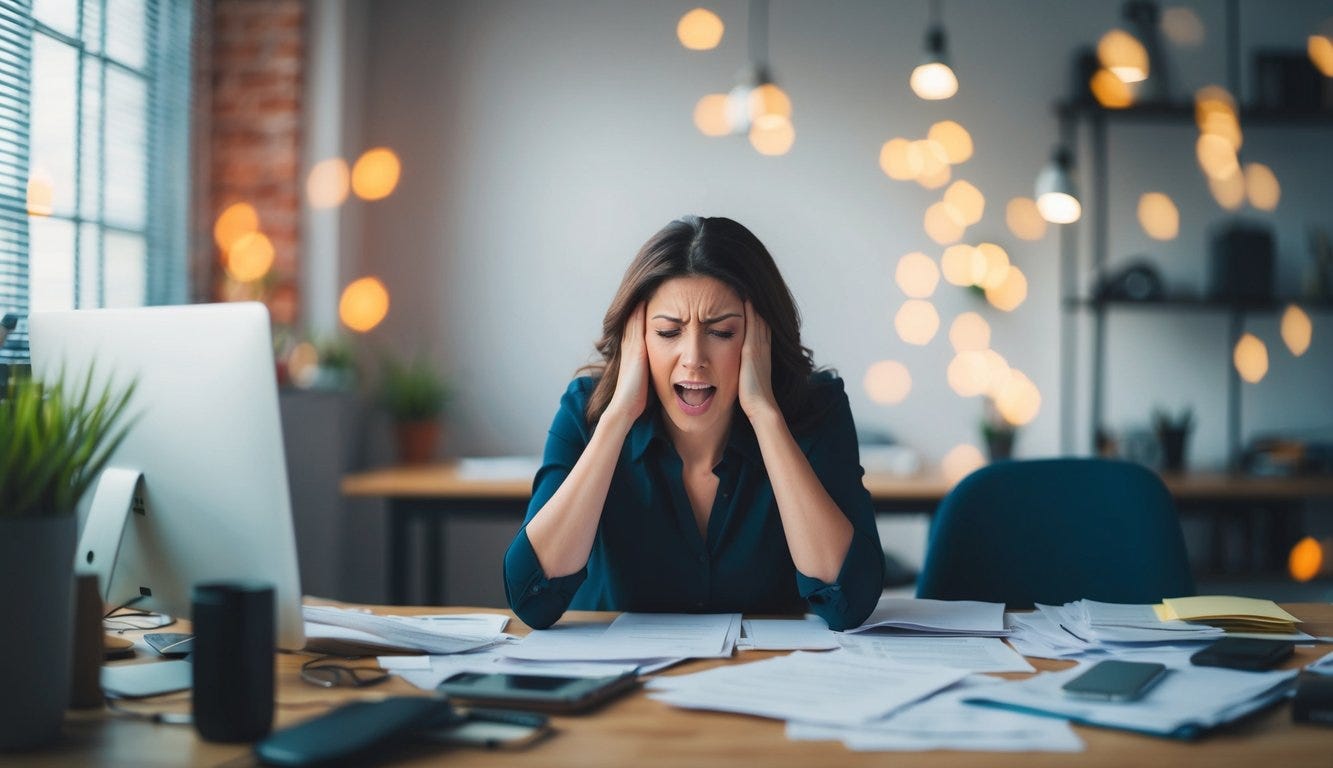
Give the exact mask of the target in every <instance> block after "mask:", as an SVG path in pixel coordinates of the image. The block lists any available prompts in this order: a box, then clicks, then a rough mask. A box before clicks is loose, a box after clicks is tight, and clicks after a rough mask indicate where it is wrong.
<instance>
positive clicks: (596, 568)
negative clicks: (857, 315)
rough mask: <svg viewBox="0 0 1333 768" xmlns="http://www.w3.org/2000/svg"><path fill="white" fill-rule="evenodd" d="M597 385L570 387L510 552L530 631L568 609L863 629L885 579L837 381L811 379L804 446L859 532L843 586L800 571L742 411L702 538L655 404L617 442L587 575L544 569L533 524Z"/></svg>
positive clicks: (512, 595) (508, 582) (509, 582)
mask: <svg viewBox="0 0 1333 768" xmlns="http://www.w3.org/2000/svg"><path fill="white" fill-rule="evenodd" d="M594 384H595V382H594V380H593V379H592V378H589V377H581V378H578V379H575V380H574V381H573V382H571V383H570V385H569V388H568V389H567V390H566V391H565V394H564V397H562V398H561V400H560V410H559V412H557V413H556V415H555V420H554V422H553V423H552V424H551V431H550V433H549V434H548V435H547V438H546V450H545V455H544V457H543V460H542V467H541V469H540V470H539V471H538V472H537V476H536V478H535V479H534V481H533V489H532V501H531V503H530V504H529V506H528V514H527V520H525V521H524V527H523V528H522V529H520V530H519V532H518V535H517V536H516V537H515V538H514V542H513V543H512V544H511V545H510V547H509V550H508V552H506V553H505V559H504V576H505V594H506V595H507V596H508V598H509V607H510V608H511V609H513V611H514V613H515V614H517V615H518V617H519V618H520V619H522V620H523V622H524V623H526V624H527V625H528V626H530V627H533V628H536V629H541V628H544V627H548V626H550V625H551V624H554V623H555V622H556V620H558V619H559V618H560V616H561V615H562V614H563V613H564V612H565V611H566V610H568V609H575V610H599V611H600V610H614V611H657V612H672V613H687V612H696V613H734V612H743V613H801V612H804V611H806V610H809V611H811V612H813V613H815V614H816V615H818V616H820V617H822V618H823V619H824V620H825V621H827V622H828V624H829V626H830V627H831V628H833V629H847V628H850V627H855V626H859V625H860V624H861V623H862V622H863V621H865V619H866V617H867V616H869V615H870V612H871V611H872V610H873V609H874V607H875V604H876V602H877V600H878V599H879V595H880V591H881V589H882V587H883V583H884V559H883V554H882V553H881V550H880V543H879V533H878V531H877V529H876V527H875V515H874V510H873V508H872V506H871V502H870V494H869V493H868V492H867V491H866V489H865V486H864V485H863V484H862V482H861V476H862V475H863V474H864V472H863V470H862V469H861V465H860V459H859V453H858V450H857V444H856V428H855V425H854V424H853V422H852V411H851V406H850V404H849V403H848V401H847V394H846V392H845V391H844V390H843V384H842V380H841V379H839V378H837V377H836V376H834V375H833V374H831V373H827V372H821V373H816V374H815V375H814V376H813V377H812V379H811V385H812V392H811V395H810V403H809V407H810V408H812V409H814V410H815V412H816V413H817V414H818V418H813V419H810V420H808V421H810V422H811V423H813V426H812V427H810V428H809V429H807V430H805V431H803V432H802V433H800V434H796V435H794V437H795V439H796V442H797V445H799V446H800V448H801V451H802V453H804V454H805V456H806V458H807V459H808V460H809V461H810V466H811V467H812V468H813V469H814V471H815V474H816V475H817V476H818V477H819V479H820V482H822V483H823V484H824V489H825V490H826V491H828V494H829V496H831V497H832V499H833V501H834V503H836V504H837V505H838V508H839V509H841V510H842V512H843V514H845V515H846V516H847V519H848V520H850V521H851V523H852V528H853V535H852V543H851V547H850V548H849V549H848V551H847V558H846V559H845V560H844V561H843V565H842V570H841V572H840V573H839V574H838V578H837V581H835V582H833V583H831V584H828V583H825V582H823V581H820V580H819V579H815V578H812V577H810V576H807V575H805V574H803V573H801V572H800V571H798V570H796V566H795V564H793V563H792V559H791V552H790V551H789V550H788V548H787V540H786V537H785V535H784V533H783V529H782V519H781V517H780V516H779V515H778V509H777V503H776V502H775V501H774V498H773V486H772V483H771V482H770V481H769V478H768V472H767V470H766V469H765V467H764V461H763V458H762V456H761V455H760V453H759V444H758V442H757V440H756V438H755V435H754V430H753V429H752V428H751V426H750V421H749V419H748V418H746V416H745V414H744V413H743V412H742V411H741V410H740V408H739V406H738V407H737V408H736V412H735V415H734V416H733V418H732V427H731V432H730V434H729V435H728V438H727V445H726V448H725V450H724V452H723V457H722V461H721V463H719V464H718V465H717V466H716V467H714V469H713V473H714V474H716V475H717V477H718V490H717V496H716V497H715V499H714V501H713V509H712V512H711V514H710V515H709V518H708V531H707V535H706V536H700V535H699V528H698V525H697V524H696V523H695V520H694V513H693V512H692V510H691V508H690V503H689V498H688V497H687V496H686V494H685V484H684V482H683V480H682V469H683V465H682V462H681V459H680V456H679V455H677V453H676V451H675V448H674V447H673V445H672V443H671V440H670V438H669V437H668V435H667V432H666V430H665V428H664V426H663V424H662V416H661V413H660V410H659V408H658V407H657V406H656V405H654V404H650V405H649V407H648V409H647V411H645V413H644V414H643V415H642V416H640V417H639V419H638V420H637V421H636V422H635V423H634V426H633V427H632V428H631V429H630V432H629V435H628V436H627V438H626V439H625V444H624V446H623V447H622V448H621V452H620V459H619V461H618V462H617V463H616V468H615V474H614V475H613V477H612V479H611V486H610V489H609V490H608V491H607V495H606V505H605V506H604V507H603V508H602V517H601V521H600V523H599V525H598V528H597V536H596V539H595V540H594V542H593V547H592V552H591V553H590V555H589V557H588V563H587V565H586V566H584V568H583V570H581V571H579V572H578V573H574V574H571V575H568V576H563V577H560V578H554V579H552V578H547V577H546V574H545V573H544V572H543V571H542V568H541V565H540V564H539V563H538V562H537V556H536V554H535V553H534V552H533V549H532V544H531V543H529V541H528V535H527V522H528V521H530V520H532V518H533V516H534V515H536V514H537V511H538V510H540V509H541V508H542V507H543V506H544V505H545V504H546V502H547V501H549V500H550V498H551V496H552V495H554V494H555V492H556V489H557V488H559V487H560V484H561V483H563V482H564V481H565V478H566V477H568V476H569V473H570V471H571V470H572V469H573V467H574V463H575V462H576V461H578V458H579V456H580V455H582V453H583V450H584V448H585V447H586V446H587V445H588V440H589V439H590V437H591V435H592V432H591V431H590V430H589V428H588V425H587V422H586V420H585V418H584V413H585V412H586V408H587V404H588V398H589V396H590V395H591V394H592V390H593V386H594Z"/></svg>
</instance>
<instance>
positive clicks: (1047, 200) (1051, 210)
mask: <svg viewBox="0 0 1333 768" xmlns="http://www.w3.org/2000/svg"><path fill="white" fill-rule="evenodd" d="M1072 167H1073V158H1071V157H1070V155H1069V150H1068V149H1066V148H1064V147H1057V148H1056V150H1055V154H1054V155H1053V156H1052V157H1051V161H1050V162H1049V163H1047V164H1046V167H1045V168H1042V169H1041V173H1039V174H1038V175H1037V186H1036V193H1037V210H1038V211H1040V212H1041V217H1042V218H1043V219H1046V220H1047V221H1049V222H1051V223H1052V224H1072V223H1073V222H1075V221H1078V219H1079V217H1080V216H1082V215H1083V205H1082V204H1081V203H1080V202H1079V201H1078V192H1077V190H1076V189H1075V188H1074V180H1073V179H1072V178H1071V177H1070V175H1069V172H1070V169H1071V168H1072Z"/></svg>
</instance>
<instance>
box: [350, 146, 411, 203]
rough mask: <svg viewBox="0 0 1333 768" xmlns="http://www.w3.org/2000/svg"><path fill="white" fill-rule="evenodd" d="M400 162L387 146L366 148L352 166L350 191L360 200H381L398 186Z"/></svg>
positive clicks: (400, 170)
mask: <svg viewBox="0 0 1333 768" xmlns="http://www.w3.org/2000/svg"><path fill="white" fill-rule="evenodd" d="M401 173H402V164H401V163H400V162H399V161H398V155H396V154H394V151H393V150H392V149H389V148H388V147H375V148H374V149H368V150H366V151H365V152H364V153H362V155H361V157H359V158H357V160H356V164H355V165H353V166H352V191H353V192H355V193H356V196H357V197H359V198H361V199H362V200H383V199H384V198H386V197H388V196H389V195H391V194H393V191H394V189H396V188H397V187H398V177H399V175H400V174H401Z"/></svg>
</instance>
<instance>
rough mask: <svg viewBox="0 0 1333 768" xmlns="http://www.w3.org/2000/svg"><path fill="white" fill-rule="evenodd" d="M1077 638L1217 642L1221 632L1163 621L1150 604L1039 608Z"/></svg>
mask: <svg viewBox="0 0 1333 768" xmlns="http://www.w3.org/2000/svg"><path fill="white" fill-rule="evenodd" d="M1037 610H1038V611H1040V612H1041V613H1043V614H1045V615H1047V616H1049V617H1050V618H1051V619H1052V620H1053V621H1055V622H1056V623H1058V624H1059V625H1060V626H1061V627H1063V628H1064V629H1065V630H1067V631H1068V632H1069V633H1071V634H1073V635H1074V636H1075V637H1077V638H1079V639H1080V640H1083V641H1085V642H1089V643H1175V642H1181V641H1186V640H1216V639H1217V638H1219V637H1221V636H1222V634H1223V633H1222V630H1220V629H1218V628H1216V627H1209V626H1200V625H1198V624H1190V623H1189V622H1185V621H1179V620H1165V621H1164V620H1162V619H1161V618H1159V617H1158V615H1157V612H1156V611H1155V610H1154V609H1153V606H1151V605H1127V604H1121V603H1099V602H1097V601H1095V600H1079V601H1077V602H1073V603H1065V604H1064V605H1061V606H1051V605H1038V606H1037Z"/></svg>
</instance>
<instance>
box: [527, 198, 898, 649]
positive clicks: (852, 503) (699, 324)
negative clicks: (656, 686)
mask: <svg viewBox="0 0 1333 768" xmlns="http://www.w3.org/2000/svg"><path fill="white" fill-rule="evenodd" d="M597 349H598V351H599V352H600V353H601V355H602V358H603V360H604V362H603V363H602V364H601V365H597V366H594V367H593V372H594V375H593V376H584V377H580V378H577V379H575V380H574V381H573V382H572V383H571V384H570V385H569V388H568V390H567V391H566V392H565V395H564V397H563V398H562V399H561V401H560V410H559V412H558V413H557V414H556V416H555V421H554V423H553V424H552V425H551V431H550V433H549V435H548V436H547V441H546V452H545V456H544V458H543V462H542V468H541V470H540V471H539V472H538V473H537V477H536V480H535V481H534V485H533V494H532V502H531V504H530V505H529V507H528V516H527V520H526V521H525V522H524V525H523V528H522V529H521V530H520V531H519V533H518V536H517V537H515V539H514V542H513V544H512V545H510V547H509V551H508V552H507V553H506V554H505V562H504V568H505V591H506V593H507V595H508V597H509V605H510V607H511V608H512V609H513V611H514V613H515V614H517V615H518V617H519V618H520V619H522V620H523V621H524V622H525V623H527V624H528V625H529V626H531V627H534V628H537V629H540V628H543V627H548V626H550V625H551V624H553V623H555V621H556V620H557V619H559V618H560V616H561V614H563V613H564V612H565V610H566V609H569V608H574V609H587V610H621V611H663V612H750V613H794V612H803V611H805V610H810V611H813V612H814V613H816V614H818V615H819V616H821V617H823V618H824V619H825V620H826V621H827V622H828V624H829V626H830V627H832V628H833V629H846V628H849V627H855V626H858V625H859V624H861V622H863V621H864V620H865V618H866V616H868V615H869V614H870V612H871V610H872V609H873V608H874V607H875V603H876V601H877V599H878V597H879V593H880V589H881V586H882V584H883V569H884V562H883V555H882V554H881V552H880V544H879V534H878V532H877V531H876V528H875V519H874V512H873V510H872V508H871V504H870V495H869V494H868V493H867V492H866V490H865V487H864V486H863V485H862V484H861V475H862V470H861V466H860V463H859V458H858V453H857V445H856V429H855V426H854V425H853V423H852V413H851V408H850V406H849V404H848V402H847V395H846V393H845V392H844V391H843V386H842V381H841V379H838V378H837V377H836V376H834V375H833V374H832V373H829V372H823V371H821V372H815V370H814V363H813V361H812V359H811V353H810V350H808V349H806V348H805V347H802V346H801V338H800V318H799V316H798V314H797V310H796V304H795V302H794V301H793V299H792V296H791V292H790V291H789V290H788V288H787V285H786V283H784V282H783V280H782V276H781V274H779V272H778V268H777V265H776V264H775V263H774V262H773V258H772V257H771V256H770V255H769V253H768V251H767V250H766V249H765V248H764V246H763V244H762V243H760V242H759V240H758V239H757V238H756V237H755V236H754V235H753V234H751V233H750V231H749V230H748V229H746V228H745V227H743V226H741V225H740V224H738V223H736V222H734V221H732V220H730V219H724V218H711V219H701V218H698V217H694V216H690V217H686V218H683V219H679V220H677V221H673V222H672V223H670V224H668V225H667V226H666V227H665V228H664V229H662V231H660V232H658V233H657V234H656V235H654V236H653V237H652V239H650V240H649V241H648V242H647V243H646V244H645V245H644V246H643V248H642V249H641V250H640V251H639V253H638V255H637V256H636V257H635V258H634V261H633V263H632V264H630V266H629V269H628V270H627V271H626V272H625V277H624V280H623V281H622V282H621V284H620V289H619V290H618V291H617V293H616V296H615V299H614V300H613V301H612V302H611V307H610V309H608V310H607V313H606V318H605V320H603V322H602V339H601V341H600V342H598V345H597Z"/></svg>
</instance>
